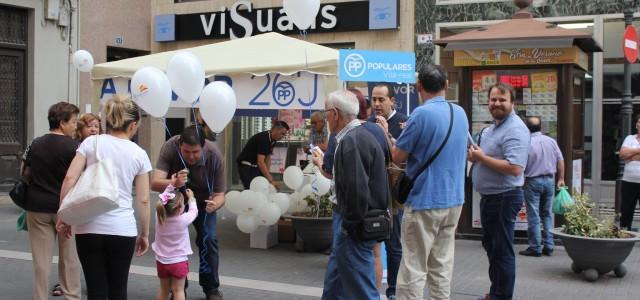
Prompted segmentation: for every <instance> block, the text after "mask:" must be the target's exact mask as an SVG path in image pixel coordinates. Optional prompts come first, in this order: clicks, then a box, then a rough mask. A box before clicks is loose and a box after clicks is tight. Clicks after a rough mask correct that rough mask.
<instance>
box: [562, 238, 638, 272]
mask: <svg viewBox="0 0 640 300" xmlns="http://www.w3.org/2000/svg"><path fill="white" fill-rule="evenodd" d="M624 232H625V233H627V234H629V235H630V236H631V237H630V238H621V239H604V238H590V237H582V236H576V235H570V234H566V233H564V232H562V228H556V229H554V231H553V234H554V235H555V236H556V237H558V238H560V240H562V243H563V244H564V247H565V249H566V250H567V254H568V255H569V257H571V260H572V261H573V263H572V264H571V269H572V270H573V271H574V272H575V273H577V274H582V277H583V278H584V279H585V280H587V281H596V280H598V277H599V276H600V275H602V274H606V273H608V272H611V271H614V273H615V274H616V276H617V277H624V276H625V275H626V273H627V269H626V268H625V267H624V265H623V264H622V263H623V262H624V260H625V259H627V256H629V253H631V250H633V246H634V244H635V242H637V241H639V240H640V235H639V234H638V233H636V232H630V231H624Z"/></svg>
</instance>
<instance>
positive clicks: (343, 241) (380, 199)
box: [322, 90, 390, 299]
mask: <svg viewBox="0 0 640 300" xmlns="http://www.w3.org/2000/svg"><path fill="white" fill-rule="evenodd" d="M358 110H359V104H358V99H357V98H356V97H355V95H354V94H353V93H351V92H349V91H347V90H338V91H335V92H333V93H331V94H329V96H328V99H327V101H326V102H325V114H326V118H327V123H328V124H329V128H330V129H331V131H332V132H337V135H336V143H337V146H336V152H335V162H334V167H333V170H334V172H333V174H334V178H335V182H336V184H335V191H334V194H335V195H336V198H337V201H338V206H337V209H336V210H335V213H334V218H340V221H341V223H340V227H339V228H340V231H341V232H340V233H339V234H336V235H335V237H334V245H333V247H334V250H333V251H332V253H331V256H330V257H329V263H328V266H327V274H326V276H325V281H326V282H325V286H324V291H323V295H322V299H379V298H380V294H379V293H378V290H377V287H376V278H375V272H374V266H373V247H374V246H375V244H376V240H365V239H364V238H363V237H362V224H363V221H364V219H365V216H366V214H367V212H368V211H371V210H387V209H388V207H389V201H390V195H389V186H388V182H387V172H386V163H385V157H384V152H383V150H382V147H381V146H380V144H379V143H378V142H377V141H376V139H375V138H374V136H373V135H372V134H371V133H370V132H369V131H368V130H367V129H365V128H364V127H363V126H361V123H360V121H358V120H357V119H356V115H357V113H358Z"/></svg>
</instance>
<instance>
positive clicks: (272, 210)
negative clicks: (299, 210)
mask: <svg viewBox="0 0 640 300" xmlns="http://www.w3.org/2000/svg"><path fill="white" fill-rule="evenodd" d="M225 207H226V208H227V209H228V210H229V211H231V212H232V213H234V214H236V215H237V216H238V217H237V218H236V225H237V226H238V229H239V230H240V231H242V232H244V233H252V232H254V231H255V230H256V229H257V228H258V226H271V225H274V224H276V223H277V222H278V220H279V219H280V216H281V215H282V214H284V213H285V212H286V211H287V209H288V208H289V197H287V195H286V194H283V193H277V192H276V190H275V188H274V187H273V186H272V185H271V184H269V181H267V179H266V178H264V177H262V176H259V177H256V178H254V179H253V180H252V181H251V185H250V188H249V189H248V190H244V191H242V192H239V191H230V192H228V193H227V195H226V196H225Z"/></svg>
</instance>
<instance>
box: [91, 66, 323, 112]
mask: <svg viewBox="0 0 640 300" xmlns="http://www.w3.org/2000/svg"><path fill="white" fill-rule="evenodd" d="M210 81H225V82H227V83H228V84H229V85H230V86H231V87H232V88H233V90H234V91H235V92H236V101H237V103H238V106H237V108H238V109H276V110H277V109H303V110H319V109H323V106H324V101H323V99H322V95H324V76H321V75H317V74H310V73H306V72H298V73H297V74H293V75H291V76H285V75H280V74H267V75H265V76H254V75H251V74H241V75H234V76H221V75H218V76H213V77H210V78H207V79H205V84H208V83H209V82H210ZM130 85H131V80H130V79H128V78H108V79H104V80H103V81H102V88H101V90H100V101H101V102H105V101H107V100H109V99H110V98H111V97H113V96H114V95H115V94H131V86H130ZM171 107H191V105H189V104H187V103H185V102H183V101H179V99H178V96H176V95H175V94H174V95H173V99H172V101H171ZM196 107H197V105H196Z"/></svg>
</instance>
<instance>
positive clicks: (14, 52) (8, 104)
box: [0, 0, 79, 188]
mask: <svg viewBox="0 0 640 300" xmlns="http://www.w3.org/2000/svg"><path fill="white" fill-rule="evenodd" d="M77 9H78V1H77V0H70V1H36V0H2V1H0V156H1V157H2V159H0V182H1V184H2V186H3V188H6V187H8V186H12V184H11V182H12V181H13V180H15V179H16V178H17V176H18V172H19V171H18V170H19V165H20V161H19V159H18V157H19V155H20V154H21V153H22V152H23V151H24V149H25V148H26V146H27V145H28V144H29V143H30V141H31V140H33V138H34V137H38V136H40V135H42V134H44V133H46V132H48V131H49V124H48V121H47V111H48V109H49V106H51V105H52V104H54V103H56V102H59V101H68V102H70V103H73V104H76V105H78V104H79V103H78V84H77V82H78V81H77V72H76V71H75V70H74V67H73V65H72V63H71V54H72V49H76V46H77V44H78V27H79V25H78V13H77Z"/></svg>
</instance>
